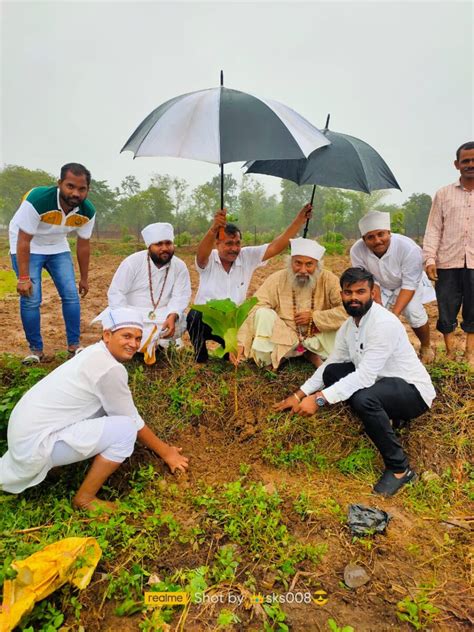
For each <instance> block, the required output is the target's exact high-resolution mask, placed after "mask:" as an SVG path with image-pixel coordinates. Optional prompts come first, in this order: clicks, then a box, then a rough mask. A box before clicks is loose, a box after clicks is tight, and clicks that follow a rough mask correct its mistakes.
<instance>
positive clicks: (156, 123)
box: [121, 73, 330, 207]
mask: <svg viewBox="0 0 474 632" xmlns="http://www.w3.org/2000/svg"><path fill="white" fill-rule="evenodd" d="M222 84H223V76H222V73H221V86H220V87H218V88H209V89H207V90H199V91H197V92H189V93H188V94H182V95H180V96H178V97H174V98H173V99H170V100H169V101H166V103H163V104H162V105H160V106H158V107H157V108H156V109H155V110H153V112H151V114H149V115H148V116H147V117H146V119H145V120H144V121H143V122H142V123H140V125H139V126H138V127H137V129H136V130H135V131H134V132H133V134H132V135H131V136H130V138H129V139H128V140H127V142H126V143H125V145H124V146H123V147H122V150H121V151H132V152H133V154H134V156H135V157H136V156H170V157H176V158H190V159H193V160H203V161H205V162H212V163H215V164H219V165H221V207H223V206H224V200H223V174H224V169H223V165H224V163H227V162H237V161H248V160H269V159H290V158H292V159H298V158H306V157H307V156H308V155H309V154H310V153H311V152H313V151H314V150H315V149H317V148H319V147H323V146H325V145H329V144H330V140H329V139H328V138H327V137H326V136H324V134H322V133H321V132H320V131H319V130H318V129H317V128H316V127H314V125H312V124H311V123H309V122H308V121H307V120H306V119H304V118H303V117H302V116H300V115H299V114H298V113H297V112H295V111H294V110H292V109H291V108H289V107H287V106H285V105H283V104H282V103H279V102H278V101H272V100H270V99H262V98H259V97H256V96H254V95H252V94H247V93H245V92H240V91H238V90H231V89H230V88H225V87H224V86H223V85H222Z"/></svg>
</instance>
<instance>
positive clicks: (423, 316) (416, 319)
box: [380, 272, 436, 329]
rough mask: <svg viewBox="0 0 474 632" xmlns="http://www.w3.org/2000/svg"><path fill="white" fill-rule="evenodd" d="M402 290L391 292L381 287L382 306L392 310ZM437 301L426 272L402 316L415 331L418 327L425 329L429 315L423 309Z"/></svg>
mask: <svg viewBox="0 0 474 632" xmlns="http://www.w3.org/2000/svg"><path fill="white" fill-rule="evenodd" d="M400 289H401V288H397V289H395V290H389V289H387V288H384V287H380V293H381V295H382V305H383V306H384V307H385V308H387V309H390V308H392V307H393V306H394V305H395V303H396V301H397V297H398V295H399V293H400ZM435 300H436V293H435V290H434V287H433V285H432V283H431V281H430V280H429V279H428V277H427V275H426V273H425V272H423V275H422V277H421V281H420V284H419V285H418V287H417V289H416V291H415V293H414V295H413V297H412V299H411V301H410V302H409V303H408V305H407V306H406V307H405V309H404V310H403V312H402V314H403V316H405V318H406V319H407V321H408V322H409V324H410V326H411V327H413V329H417V328H418V327H423V325H426V323H427V322H428V314H427V313H426V310H425V308H424V307H423V306H424V305H425V304H426V303H431V301H435Z"/></svg>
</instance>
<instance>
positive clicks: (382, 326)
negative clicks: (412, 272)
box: [301, 303, 436, 406]
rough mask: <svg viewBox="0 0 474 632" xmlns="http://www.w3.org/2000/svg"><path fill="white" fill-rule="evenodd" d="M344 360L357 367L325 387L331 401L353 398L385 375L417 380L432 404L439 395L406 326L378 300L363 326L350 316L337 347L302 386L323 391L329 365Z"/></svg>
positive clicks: (409, 380) (361, 322)
mask: <svg viewBox="0 0 474 632" xmlns="http://www.w3.org/2000/svg"><path fill="white" fill-rule="evenodd" d="M341 362H352V363H353V364H354V366H355V368H356V370H355V371H354V372H353V373H350V374H349V375H347V376H346V377H343V378H342V379H341V380H339V381H338V382H336V384H333V385H332V386H329V387H328V388H325V389H324V390H323V391H322V393H323V395H324V397H325V398H326V399H327V401H328V402H329V403H330V404H335V403H336V402H342V401H345V400H346V399H349V397H350V396H351V395H353V394H354V393H355V392H356V391H358V390H360V389H361V388H369V387H370V386H373V385H374V384H375V382H376V381H377V380H379V379H380V378H382V377H399V378H401V379H402V380H405V382H408V384H413V385H414V386H415V387H416V388H417V390H418V392H419V393H420V395H421V397H422V398H423V400H424V401H425V402H426V404H427V405H428V406H431V404H432V402H433V399H434V398H435V397H436V393H435V390H434V388H433V384H432V383H431V378H430V376H429V374H428V372H427V370H426V369H425V367H424V366H423V364H422V363H421V362H420V360H419V359H418V356H417V355H416V353H415V349H414V348H413V346H412V345H411V344H410V341H409V340H408V336H407V333H406V331H405V328H404V326H403V325H402V323H401V322H400V321H399V319H398V318H397V317H396V316H394V315H393V314H392V313H391V312H389V311H388V310H386V309H385V308H384V307H382V306H381V305H378V304H377V303H373V304H372V307H371V308H370V309H369V311H368V312H367V313H366V314H364V316H363V317H362V318H361V320H360V322H359V326H357V325H356V324H355V321H354V319H353V318H352V317H351V318H349V319H348V320H346V322H345V323H344V324H343V325H342V326H341V328H340V329H339V331H338V332H337V334H336V342H335V345H334V350H333V351H332V353H331V354H330V355H329V357H328V358H327V360H325V362H324V363H323V364H322V365H321V366H320V367H319V368H318V370H317V371H316V372H315V373H314V374H313V375H312V376H311V377H310V378H309V380H306V382H305V383H304V384H303V386H302V387H301V390H302V391H303V392H304V393H305V394H306V395H310V394H311V393H315V392H316V391H320V390H321V389H322V388H323V386H324V382H323V373H324V369H325V368H326V366H327V365H328V364H335V363H341Z"/></svg>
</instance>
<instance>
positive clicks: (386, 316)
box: [274, 268, 436, 496]
mask: <svg viewBox="0 0 474 632" xmlns="http://www.w3.org/2000/svg"><path fill="white" fill-rule="evenodd" d="M340 284H341V297H342V303H343V305H344V308H345V310H346V311H347V313H348V314H349V316H350V317H351V318H348V319H347V320H346V322H345V323H344V324H343V325H342V327H341V328H340V329H339V331H338V332H337V334H336V342H335V345H334V350H333V351H332V353H331V354H330V355H329V357H328V358H327V360H326V361H325V362H324V363H323V364H322V365H321V366H320V367H319V368H318V370H317V371H316V372H315V373H314V374H313V375H312V377H310V378H309V380H307V381H306V382H305V383H304V384H303V386H301V388H300V389H299V390H298V391H296V393H294V394H293V395H290V396H289V397H287V398H286V399H284V400H283V401H281V402H279V403H278V404H276V405H275V406H274V408H275V409H276V410H285V409H286V408H291V409H292V410H293V412H295V413H298V414H300V415H313V414H314V413H315V412H316V411H317V410H318V409H319V408H320V407H323V406H326V405H329V404H336V403H337V402H343V401H347V402H348V404H350V406H351V408H352V409H353V410H354V411H355V412H356V413H357V415H358V416H359V417H360V419H361V420H362V423H363V424H364V428H365V431H366V433H367V434H368V435H369V437H370V439H371V440H372V441H373V443H374V444H375V446H376V447H377V449H378V450H379V452H380V454H381V456H382V458H383V461H384V464H385V471H384V473H383V475H382V477H381V478H380V480H379V481H378V482H377V483H376V485H375V486H374V491H375V492H376V493H378V494H383V495H385V496H393V494H395V493H396V492H397V491H398V490H399V489H400V488H401V487H402V486H403V485H405V483H409V482H410V481H412V480H414V478H415V476H416V475H415V472H414V471H413V470H412V469H411V468H410V465H409V463H408V459H407V456H406V455H405V452H404V451H403V448H402V446H401V443H400V441H399V439H398V437H397V436H396V434H395V429H396V427H397V426H400V425H401V424H400V422H404V421H408V420H410V419H414V418H415V417H418V416H419V415H421V414H422V413H424V412H425V411H426V410H428V408H429V407H430V406H431V403H432V401H433V399H434V398H435V395H436V393H435V390H434V388H433V385H432V383H431V379H430V376H429V375H428V372H427V371H426V369H425V367H424V366H423V365H422V364H421V362H420V360H419V359H418V357H417V355H416V353H415V350H414V348H413V347H412V345H411V344H410V341H409V340H408V336H407V333H406V331H405V328H404V326H403V325H402V323H401V322H400V320H399V319H398V318H397V317H396V316H395V315H394V314H392V313H391V312H389V311H388V310H387V309H385V308H384V307H382V306H381V305H379V304H378V303H375V302H374V297H375V292H374V277H373V276H372V274H371V273H370V272H367V270H365V269H364V268H349V269H348V270H346V271H345V272H344V273H343V275H342V276H341V279H340ZM313 393H314V395H313Z"/></svg>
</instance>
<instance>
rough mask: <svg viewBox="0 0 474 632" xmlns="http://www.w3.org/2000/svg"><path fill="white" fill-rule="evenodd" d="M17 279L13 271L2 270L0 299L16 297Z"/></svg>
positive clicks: (0, 273)
mask: <svg viewBox="0 0 474 632" xmlns="http://www.w3.org/2000/svg"><path fill="white" fill-rule="evenodd" d="M16 285H17V278H16V274H15V273H14V272H13V271H12V270H0V298H1V299H3V298H5V297H6V296H15V295H16Z"/></svg>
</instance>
